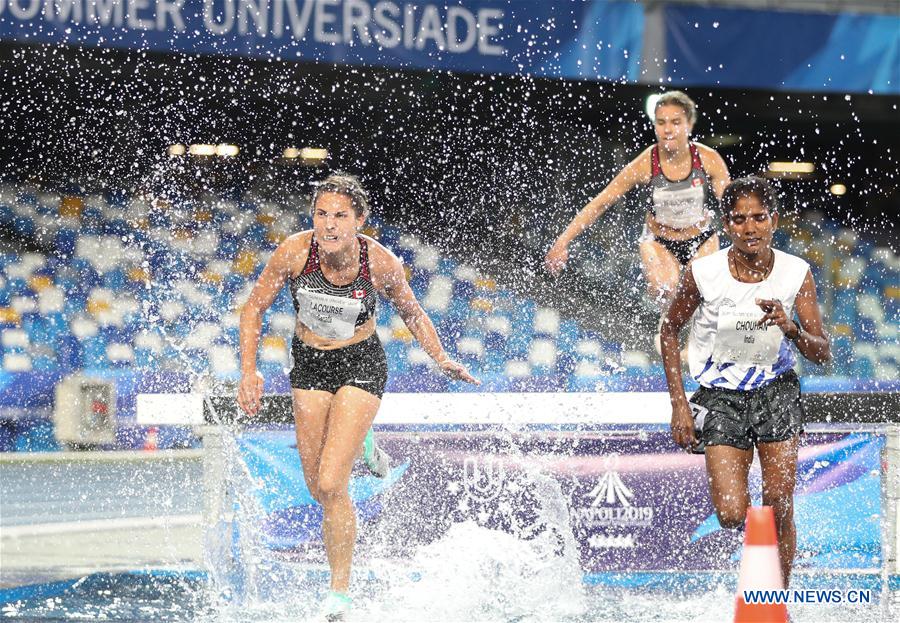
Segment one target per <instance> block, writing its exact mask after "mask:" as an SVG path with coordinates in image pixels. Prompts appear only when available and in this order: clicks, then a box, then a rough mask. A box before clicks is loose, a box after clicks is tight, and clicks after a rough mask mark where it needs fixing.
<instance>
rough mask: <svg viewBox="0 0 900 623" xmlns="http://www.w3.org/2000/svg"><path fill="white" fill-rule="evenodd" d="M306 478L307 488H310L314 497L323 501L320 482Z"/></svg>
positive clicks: (310, 492) (317, 500) (318, 500)
mask: <svg viewBox="0 0 900 623" xmlns="http://www.w3.org/2000/svg"><path fill="white" fill-rule="evenodd" d="M304 480H306V488H307V489H308V490H309V494H310V495H311V496H312V499H314V500H315V501H316V502H320V503H321V501H322V500H321V497H322V492H321V491H320V490H319V483H318V482H316V481H315V480H313V479H312V478H308V477H307V478H305V479H304Z"/></svg>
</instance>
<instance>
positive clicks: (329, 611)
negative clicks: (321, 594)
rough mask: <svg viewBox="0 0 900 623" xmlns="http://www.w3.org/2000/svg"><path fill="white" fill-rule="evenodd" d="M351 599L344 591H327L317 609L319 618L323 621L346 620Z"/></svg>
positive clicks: (351, 602) (351, 603)
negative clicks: (320, 605) (319, 607)
mask: <svg viewBox="0 0 900 623" xmlns="http://www.w3.org/2000/svg"><path fill="white" fill-rule="evenodd" d="M351 605H353V600H352V599H350V596H349V595H347V594H346V593H339V592H337V591H328V595H326V596H325V599H324V601H322V607H321V609H320V610H319V618H320V619H321V620H323V621H346V620H347V615H348V614H349V613H350V606H351Z"/></svg>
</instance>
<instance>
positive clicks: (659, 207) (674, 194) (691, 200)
mask: <svg viewBox="0 0 900 623" xmlns="http://www.w3.org/2000/svg"><path fill="white" fill-rule="evenodd" d="M653 204H654V208H655V212H656V220H657V221H658V222H659V223H660V224H661V225H665V226H667V227H677V228H679V229H681V228H684V227H690V226H691V225H696V224H697V223H699V222H701V221H703V220H704V218H705V217H706V208H705V206H704V204H703V188H702V187H701V186H693V187H688V188H682V189H679V190H671V189H668V188H667V189H656V190H655V191H654V192H653Z"/></svg>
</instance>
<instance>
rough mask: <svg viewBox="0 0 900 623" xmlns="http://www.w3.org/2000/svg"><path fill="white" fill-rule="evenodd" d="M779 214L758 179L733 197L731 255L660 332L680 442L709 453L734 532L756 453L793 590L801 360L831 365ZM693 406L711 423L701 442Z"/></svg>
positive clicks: (712, 479) (690, 292) (684, 292)
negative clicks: (689, 383)
mask: <svg viewBox="0 0 900 623" xmlns="http://www.w3.org/2000/svg"><path fill="white" fill-rule="evenodd" d="M777 206H778V202H777V199H776V196H775V191H774V189H773V188H772V187H771V185H770V184H769V183H768V182H767V181H765V180H763V179H761V178H758V177H750V178H742V179H739V180H735V181H734V182H732V183H731V184H730V185H729V186H728V187H727V188H726V189H725V193H724V195H723V198H722V212H723V223H724V227H725V232H726V233H727V234H728V236H729V237H730V238H731V240H732V243H733V246H731V247H730V248H728V249H723V250H721V251H718V252H716V253H713V254H712V255H709V256H706V257H702V258H699V259H696V260H694V261H693V262H692V263H691V265H690V266H688V268H687V269H686V270H685V271H684V275H683V276H682V278H681V282H680V284H679V286H678V289H677V291H676V293H675V296H674V298H673V300H672V304H671V306H670V307H669V310H668V312H667V314H666V317H665V320H664V322H663V325H662V353H663V363H664V364H665V369H666V380H667V382H668V385H669V394H670V397H671V402H672V435H673V437H674V439H675V441H676V442H677V443H678V444H679V445H681V446H682V447H684V448H686V449H693V450H695V451H698V450H700V449H703V450H704V451H705V454H706V468H707V471H708V473H709V483H710V494H711V496H712V501H713V505H714V506H715V508H716V513H717V515H718V517H719V523H720V524H722V526H723V527H725V528H738V527H741V526H742V525H743V523H744V518H745V516H746V511H747V507H748V506H749V504H750V494H749V491H748V485H747V475H748V472H749V470H750V464H751V462H752V461H753V448H754V446H755V447H756V449H757V451H758V452H759V458H760V464H761V467H762V475H763V504H765V505H768V506H772V507H773V509H774V511H775V521H776V529H777V531H778V547H779V555H780V559H781V568H782V577H783V578H784V581H785V586H787V582H788V580H789V578H790V571H791V563H792V561H793V558H794V550H795V549H796V534H795V529H794V520H793V494H794V480H795V472H796V467H797V443H798V436H799V434H800V432H801V431H802V430H803V409H802V406H801V403H800V381H799V379H798V378H797V374H796V373H795V372H794V369H793V368H794V365H795V363H796V357H795V355H794V350H795V349H796V350H798V351H799V352H800V354H802V355H803V356H804V357H806V358H807V359H809V360H810V361H813V362H815V363H824V362H825V361H827V360H828V359H829V358H830V357H831V353H830V347H829V342H828V338H827V337H826V335H825V332H824V330H823V327H822V317H821V315H820V312H819V306H818V302H817V300H816V287H815V283H814V282H813V277H812V273H811V272H810V270H809V265H808V264H807V263H806V262H805V261H804V260H802V259H800V258H799V257H795V256H793V255H789V254H787V253H783V252H781V251H779V250H777V249H773V248H772V246H771V245H772V237H773V235H774V233H775V228H776V227H777V226H778V213H777ZM795 316H796V320H795V319H794V318H795ZM691 318H693V320H692V323H691V332H690V338H689V343H688V360H689V364H690V373H691V376H692V377H693V378H694V380H696V381H697V382H698V383H700V389H698V390H697V391H696V392H695V393H694V395H693V396H691V399H690V404H689V403H688V399H687V397H686V396H685V393H684V388H683V387H682V384H681V381H682V379H681V362H680V357H679V343H678V332H679V331H680V329H681V327H683V326H684V325H685V323H687V322H688V320H690V319H691ZM692 405H693V409H694V412H695V413H696V414H697V416H698V417H697V421H698V422H699V421H701V420H702V427H701V426H700V425H699V424H697V430H696V431H695V420H693V419H692V410H691V406H692ZM700 416H702V417H700Z"/></svg>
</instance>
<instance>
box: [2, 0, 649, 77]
mask: <svg viewBox="0 0 900 623" xmlns="http://www.w3.org/2000/svg"><path fill="white" fill-rule="evenodd" d="M643 20H644V16H643V6H642V5H641V4H640V3H634V2H629V1H606V0H592V1H586V2H559V3H557V2H545V1H544V0H460V1H458V2H418V3H407V2H400V1H397V2H394V1H392V0H0V39H2V40H16V41H22V42H41V43H65V44H73V45H86V46H99V47H120V48H132V49H142V50H156V51H166V52H188V53H206V54H226V55H239V56H251V57H260V58H273V59H278V60H302V61H323V62H333V63H340V64H350V65H357V64H362V65H377V66H386V67H401V68H407V69H440V70H458V71H467V72H484V73H492V74H531V75H537V76H554V77H570V78H590V79H602V80H626V81H636V80H637V78H638V75H639V64H640V51H641V46H642V40H643Z"/></svg>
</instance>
